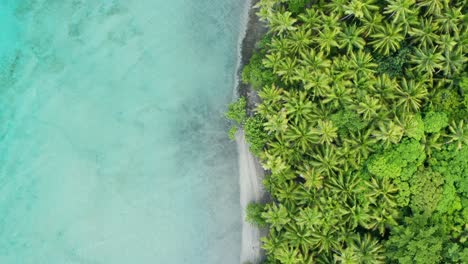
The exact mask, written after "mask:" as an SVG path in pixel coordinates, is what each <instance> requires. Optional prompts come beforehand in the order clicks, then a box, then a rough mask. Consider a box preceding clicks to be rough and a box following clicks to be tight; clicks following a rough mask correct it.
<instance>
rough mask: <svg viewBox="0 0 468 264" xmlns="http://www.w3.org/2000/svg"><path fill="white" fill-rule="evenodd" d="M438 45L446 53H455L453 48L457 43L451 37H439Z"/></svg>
mask: <svg viewBox="0 0 468 264" xmlns="http://www.w3.org/2000/svg"><path fill="white" fill-rule="evenodd" d="M436 43H437V45H438V46H439V48H440V50H441V51H442V52H444V53H446V52H451V51H453V48H454V47H455V45H457V41H455V39H454V38H453V37H452V36H450V35H442V36H439V37H438V39H437V40H436Z"/></svg>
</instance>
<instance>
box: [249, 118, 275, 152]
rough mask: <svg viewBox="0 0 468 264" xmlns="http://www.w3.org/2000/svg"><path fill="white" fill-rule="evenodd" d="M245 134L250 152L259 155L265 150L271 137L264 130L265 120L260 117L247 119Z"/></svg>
mask: <svg viewBox="0 0 468 264" xmlns="http://www.w3.org/2000/svg"><path fill="white" fill-rule="evenodd" d="M244 132H245V138H246V140H247V143H249V146H250V151H252V153H254V154H256V155H258V154H260V153H261V151H262V150H263V148H264V146H265V145H266V142H267V141H268V139H269V136H268V135H267V134H266V132H265V130H264V129H263V119H262V117H261V116H259V115H255V116H253V117H249V118H247V120H246V121H245V124H244Z"/></svg>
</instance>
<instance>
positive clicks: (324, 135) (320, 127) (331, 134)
mask: <svg viewBox="0 0 468 264" xmlns="http://www.w3.org/2000/svg"><path fill="white" fill-rule="evenodd" d="M337 131H338V128H336V127H335V126H333V122H332V121H324V120H318V124H317V134H318V135H319V137H320V140H319V143H320V144H331V143H332V142H333V140H335V138H336V137H337V136H338V134H337Z"/></svg>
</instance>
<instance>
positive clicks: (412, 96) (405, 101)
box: [395, 78, 429, 112]
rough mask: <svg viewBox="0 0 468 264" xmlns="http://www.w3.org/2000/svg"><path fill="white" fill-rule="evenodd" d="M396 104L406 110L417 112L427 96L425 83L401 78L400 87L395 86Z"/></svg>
mask: <svg viewBox="0 0 468 264" xmlns="http://www.w3.org/2000/svg"><path fill="white" fill-rule="evenodd" d="M395 90H396V93H395V96H396V100H397V103H396V106H397V107H401V108H403V110H404V111H406V112H411V111H414V112H417V111H419V109H420V108H421V104H422V102H423V100H424V99H426V97H427V96H428V94H429V93H428V92H427V89H426V85H425V84H424V83H423V82H415V81H414V80H413V79H411V80H409V81H408V80H406V78H402V79H401V85H400V87H396V88H395Z"/></svg>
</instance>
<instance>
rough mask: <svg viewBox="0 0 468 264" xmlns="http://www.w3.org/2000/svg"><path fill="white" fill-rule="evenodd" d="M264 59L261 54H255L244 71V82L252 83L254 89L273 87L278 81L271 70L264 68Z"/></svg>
mask: <svg viewBox="0 0 468 264" xmlns="http://www.w3.org/2000/svg"><path fill="white" fill-rule="evenodd" d="M263 57H264V56H263V55H262V53H260V52H257V53H254V54H253V55H252V58H251V59H250V61H249V63H248V64H247V65H245V67H244V69H243V70H242V82H243V83H250V84H251V85H252V87H253V88H254V89H260V88H262V87H263V86H265V85H268V86H271V85H272V84H273V83H275V81H276V80H277V79H278V78H277V77H276V75H275V74H274V73H273V72H272V71H271V70H270V69H267V68H265V67H263V64H262V60H263Z"/></svg>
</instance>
